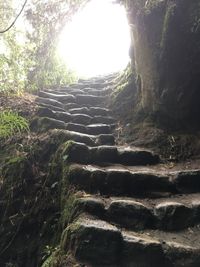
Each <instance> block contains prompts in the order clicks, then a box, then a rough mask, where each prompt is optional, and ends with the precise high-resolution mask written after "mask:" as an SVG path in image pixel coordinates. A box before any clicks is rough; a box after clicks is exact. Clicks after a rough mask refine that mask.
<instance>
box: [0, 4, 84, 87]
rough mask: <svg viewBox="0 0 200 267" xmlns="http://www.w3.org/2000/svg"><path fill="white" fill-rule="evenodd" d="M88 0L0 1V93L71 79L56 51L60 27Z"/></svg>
mask: <svg viewBox="0 0 200 267" xmlns="http://www.w3.org/2000/svg"><path fill="white" fill-rule="evenodd" d="M86 2H88V0H55V1H49V0H29V1H21V3H20V4H21V6H19V3H18V6H16V3H15V1H13V0H5V1H4V2H2V3H1V4H0V17H1V22H0V92H20V91H22V90H24V89H26V90H34V89H40V88H43V87H48V86H58V85H61V84H66V83H69V82H71V81H72V80H73V79H74V77H75V75H74V74H73V73H72V72H71V71H70V70H68V69H67V67H66V66H65V64H64V62H63V61H62V60H61V58H59V57H58V55H57V53H56V48H57V44H58V40H59V35H60V33H61V30H62V29H63V27H64V26H65V25H66V23H67V22H68V21H70V20H71V18H72V16H73V15H74V14H75V13H76V12H77V11H78V10H79V9H80V8H81V7H82V6H83V5H84V4H85V3H86Z"/></svg>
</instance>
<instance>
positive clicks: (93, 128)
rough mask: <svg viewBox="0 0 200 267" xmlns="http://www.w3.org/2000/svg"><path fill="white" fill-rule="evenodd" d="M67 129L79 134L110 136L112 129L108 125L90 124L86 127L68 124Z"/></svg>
mask: <svg viewBox="0 0 200 267" xmlns="http://www.w3.org/2000/svg"><path fill="white" fill-rule="evenodd" d="M66 129H67V130H69V131H75V132H79V133H86V134H90V135H99V134H110V133H111V128H110V126H109V125H106V124H89V125H87V126H84V125H82V124H75V123H67V125H66Z"/></svg>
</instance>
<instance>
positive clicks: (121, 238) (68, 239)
mask: <svg viewBox="0 0 200 267" xmlns="http://www.w3.org/2000/svg"><path fill="white" fill-rule="evenodd" d="M172 235H173V234H172ZM162 236H163V237H162ZM174 236H175V237H176V239H175V241H174V239H173V238H172V237H170V236H169V237H168V236H166V235H165V233H164V232H162V231H156V232H152V233H150V234H149V232H142V233H140V232H131V231H123V230H120V229H118V228H117V227H115V226H113V225H111V224H109V223H107V222H105V221H102V220H95V219H94V218H87V217H80V218H79V219H78V220H77V221H76V222H75V223H73V224H71V225H69V226H68V227H67V228H66V229H65V231H64V232H63V235H62V241H61V249H62V250H63V251H71V253H72V254H73V256H74V257H75V258H76V259H77V260H78V261H79V262H81V263H82V264H85V265H86V266H94V267H96V266H99V267H100V266H102V267H104V266H110V267H111V266H112V267H114V266H115V267H157V266H159V267H160V266H162V267H174V266H176V267H183V266H185V267H199V266H200V245H199V242H197V241H196V242H195V244H194V243H192V242H191V241H192V240H187V237H191V236H192V239H195V240H196V236H195V235H194V234H190V233H189V232H187V234H186V238H182V234H181V233H179V234H174ZM198 237H199V231H198Z"/></svg>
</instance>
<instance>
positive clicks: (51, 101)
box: [35, 97, 64, 109]
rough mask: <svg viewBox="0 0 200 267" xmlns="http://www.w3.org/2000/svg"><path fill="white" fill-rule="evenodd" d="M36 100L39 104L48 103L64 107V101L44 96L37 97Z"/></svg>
mask: <svg viewBox="0 0 200 267" xmlns="http://www.w3.org/2000/svg"><path fill="white" fill-rule="evenodd" d="M35 102H36V103H37V104H46V105H50V106H55V107H59V108H62V109H63V108H64V105H63V103H61V102H59V101H57V100H54V99H50V98H44V97H37V98H36V99H35Z"/></svg>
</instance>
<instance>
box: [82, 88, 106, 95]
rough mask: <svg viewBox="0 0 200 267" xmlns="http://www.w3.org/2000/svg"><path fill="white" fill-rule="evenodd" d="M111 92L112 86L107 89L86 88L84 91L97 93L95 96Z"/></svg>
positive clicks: (92, 93) (91, 93)
mask: <svg viewBox="0 0 200 267" xmlns="http://www.w3.org/2000/svg"><path fill="white" fill-rule="evenodd" d="M110 92H111V89H110V88H106V89H101V90H99V89H93V88H85V89H84V93H85V94H90V95H95V96H108V95H109V94H110Z"/></svg>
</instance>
